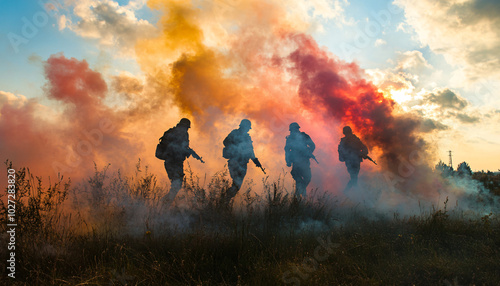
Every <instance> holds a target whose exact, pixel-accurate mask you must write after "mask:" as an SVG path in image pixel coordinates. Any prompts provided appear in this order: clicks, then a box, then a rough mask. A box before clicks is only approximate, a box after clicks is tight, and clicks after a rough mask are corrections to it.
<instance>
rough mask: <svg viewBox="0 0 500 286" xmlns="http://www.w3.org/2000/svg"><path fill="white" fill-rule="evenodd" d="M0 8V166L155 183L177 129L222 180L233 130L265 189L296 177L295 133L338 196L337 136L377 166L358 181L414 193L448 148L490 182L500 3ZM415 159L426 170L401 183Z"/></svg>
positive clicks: (100, 0)
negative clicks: (248, 126) (266, 182)
mask: <svg viewBox="0 0 500 286" xmlns="http://www.w3.org/2000/svg"><path fill="white" fill-rule="evenodd" d="M0 5H1V8H2V9H1V12H0V13H1V14H2V17H0V38H1V39H2V40H1V44H0V58H1V65H0V69H1V77H0V147H1V148H0V150H1V151H0V152H1V154H0V156H1V159H2V160H3V161H5V160H7V159H9V160H12V161H13V162H14V164H15V165H16V166H19V167H22V166H26V167H30V168H31V169H32V170H33V172H34V173H35V174H41V175H49V176H55V174H57V173H60V174H64V175H66V176H69V177H72V178H75V179H78V178H84V177H85V176H87V175H88V174H91V173H92V171H93V170H94V163H95V164H96V166H98V167H99V168H100V167H102V166H106V164H111V166H112V167H113V168H116V169H121V170H124V171H131V170H133V169H134V168H135V166H136V163H137V162H138V160H139V159H140V160H141V163H142V164H143V165H148V166H149V168H150V170H152V171H153V172H157V173H158V174H164V173H163V172H164V171H163V166H162V162H161V161H159V160H157V159H156V158H154V156H153V152H154V149H155V146H156V144H157V142H158V138H159V137H160V136H161V135H162V134H163V132H164V131H165V130H167V129H168V128H170V127H172V126H174V125H175V124H176V123H177V122H178V121H179V119H180V118H182V117H188V118H190V119H191V120H192V122H193V128H192V129H191V130H190V140H191V147H192V148H193V149H195V150H196V151H197V152H198V153H199V154H200V155H201V156H202V157H203V158H204V159H205V161H206V162H207V163H206V164H205V165H201V164H200V163H199V162H197V161H194V160H191V159H190V160H189V167H190V168H192V169H193V170H194V171H196V172H197V173H199V174H202V175H201V176H202V177H203V174H204V175H206V176H211V175H213V174H214V173H215V172H217V171H220V170H224V168H225V167H224V164H225V163H226V162H225V160H224V159H223V158H222V156H221V152H222V140H223V139H224V137H225V136H226V135H227V134H228V133H229V132H230V131H231V130H232V129H234V128H237V126H238V124H239V122H240V120H241V119H243V118H248V119H250V120H251V121H252V123H253V128H252V131H251V132H250V134H251V136H252V138H253V141H254V147H255V153H256V155H257V157H259V158H260V159H261V162H262V164H263V165H264V167H266V168H268V170H269V171H271V174H272V176H273V178H277V177H278V176H279V175H280V174H284V173H286V172H289V171H290V170H288V169H286V165H285V164H284V152H283V147H284V140H285V139H284V138H285V136H286V135H287V134H288V124H289V123H291V122H294V121H296V122H298V123H299V124H300V126H301V131H304V132H307V133H308V134H310V135H311V137H312V138H313V140H315V142H316V145H317V146H318V149H317V150H316V152H315V154H316V157H318V159H319V161H320V165H319V166H316V165H314V164H315V163H313V165H312V168H313V183H312V184H313V185H316V186H322V187H325V188H331V189H334V190H335V189H338V188H337V187H336V185H337V184H338V182H341V183H342V184H344V183H345V182H346V181H347V180H348V175H347V173H346V171H345V166H343V165H342V163H340V162H339V161H338V154H337V153H336V152H337V144H338V142H339V139H340V137H341V136H342V134H341V130H342V127H343V126H344V125H351V126H352V127H353V130H354V132H355V133H356V134H358V136H359V137H360V138H361V139H362V140H364V141H365V143H367V145H368V147H369V148H370V152H371V155H372V157H373V158H374V159H376V160H377V161H378V162H379V163H380V164H379V165H380V166H374V165H368V163H363V167H362V168H363V169H364V170H365V171H366V172H367V173H365V174H364V175H365V176H368V177H370V176H377V175H380V174H381V176H383V177H385V178H386V181H388V180H389V181H390V182H392V181H391V179H387V178H392V177H393V176H392V174H396V175H399V178H402V177H404V178H405V179H406V181H411V182H415V181H422V180H421V179H422V177H425V176H426V175H425V174H427V172H429V171H428V169H430V168H433V167H434V165H435V164H436V163H437V162H438V161H439V160H443V161H444V162H446V163H448V161H449V158H448V151H449V150H451V151H452V154H453V165H454V168H456V167H457V165H458V164H459V163H460V162H463V161H466V162H467V163H469V165H470V166H471V168H472V169H473V170H492V171H497V170H498V169H499V168H500V167H499V165H498V162H499V159H500V148H499V146H500V132H499V131H500V125H499V124H498V123H499V120H500V98H499V97H498V96H497V94H498V90H500V59H499V58H498V55H499V54H500V28H499V27H500V4H499V2H498V1H483V0H469V1H467V0H450V1H431V0H423V1H409V0H395V1H353V0H351V1H347V0H312V1H306V0H300V1H284V0H267V1H265V0H193V1H176V0H149V1H146V0H130V1H126V0H124V1H113V0H84V1H72V0H40V1H28V0H20V1H6V0H2V1H0ZM417 153H418V156H414V154H417ZM413 157H423V158H425V159H423V161H424V163H423V165H425V166H426V167H425V168H420V169H419V168H417V170H416V171H412V170H410V173H415V174H418V175H414V176H410V175H408V176H406V175H405V174H404V173H406V172H405V171H402V169H404V168H403V167H402V165H404V162H406V161H408V160H409V161H410V162H411V161H412V158H413ZM414 165H415V164H414ZM376 168H379V169H376ZM407 169H411V168H407ZM259 172H260V170H258V169H256V168H250V169H249V175H248V177H249V178H253V180H254V181H255V182H258V181H260V180H261V177H259V176H260V175H261V174H260V173H259ZM408 178H410V179H408ZM424 181H425V180H424ZM403 184H404V183H403ZM427 186H428V185H426V183H425V182H424V183H422V185H421V186H420V187H418V188H417V189H419V191H418V192H422V190H424V189H426V187H427Z"/></svg>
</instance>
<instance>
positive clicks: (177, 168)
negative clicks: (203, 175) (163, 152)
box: [163, 160, 184, 204]
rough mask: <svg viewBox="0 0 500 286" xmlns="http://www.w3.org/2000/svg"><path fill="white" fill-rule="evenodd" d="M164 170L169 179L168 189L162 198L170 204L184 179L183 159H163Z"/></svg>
mask: <svg viewBox="0 0 500 286" xmlns="http://www.w3.org/2000/svg"><path fill="white" fill-rule="evenodd" d="M164 165H165V170H167V175H168V178H169V179H170V191H169V192H168V194H167V195H165V197H163V200H164V201H165V202H166V203H168V204H170V203H172V202H173V201H174V199H175V197H176V196H177V193H178V192H179V190H180V189H181V188H182V181H183V180H184V162H183V161H180V162H178V161H175V162H171V161H167V160H165V164H164Z"/></svg>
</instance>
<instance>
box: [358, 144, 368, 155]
mask: <svg viewBox="0 0 500 286" xmlns="http://www.w3.org/2000/svg"><path fill="white" fill-rule="evenodd" d="M359 146H360V150H361V154H363V156H366V155H368V148H367V147H366V145H365V144H363V142H361V140H359Z"/></svg>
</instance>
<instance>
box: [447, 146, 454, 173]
mask: <svg viewBox="0 0 500 286" xmlns="http://www.w3.org/2000/svg"><path fill="white" fill-rule="evenodd" d="M448 152H450V169H452V170H453V161H452V159H451V150H450V151H448Z"/></svg>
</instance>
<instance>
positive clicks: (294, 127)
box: [288, 122, 300, 131]
mask: <svg viewBox="0 0 500 286" xmlns="http://www.w3.org/2000/svg"><path fill="white" fill-rule="evenodd" d="M299 129H300V126H299V124H298V123H297V122H293V123H291V124H290V127H289V128H288V130H290V131H292V130H299Z"/></svg>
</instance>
